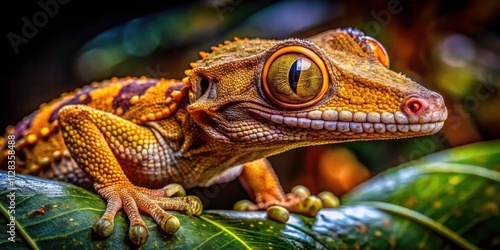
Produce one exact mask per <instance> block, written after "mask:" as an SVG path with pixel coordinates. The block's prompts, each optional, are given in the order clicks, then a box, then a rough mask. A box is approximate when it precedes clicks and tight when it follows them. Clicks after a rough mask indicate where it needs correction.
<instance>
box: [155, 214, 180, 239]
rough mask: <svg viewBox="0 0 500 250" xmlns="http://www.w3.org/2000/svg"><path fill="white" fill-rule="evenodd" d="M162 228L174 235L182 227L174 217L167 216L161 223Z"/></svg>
mask: <svg viewBox="0 0 500 250" xmlns="http://www.w3.org/2000/svg"><path fill="white" fill-rule="evenodd" d="M160 227H161V229H163V231H165V232H167V233H168V234H174V233H175V232H177V230H179V228H180V227H181V222H180V221H179V219H177V217H175V216H173V215H171V216H165V217H164V218H163V220H162V222H161V223H160Z"/></svg>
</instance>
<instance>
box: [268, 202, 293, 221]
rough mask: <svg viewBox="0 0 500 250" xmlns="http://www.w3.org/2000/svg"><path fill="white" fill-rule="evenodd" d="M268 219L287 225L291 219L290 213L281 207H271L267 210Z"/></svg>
mask: <svg viewBox="0 0 500 250" xmlns="http://www.w3.org/2000/svg"><path fill="white" fill-rule="evenodd" d="M266 213H267V217H268V218H269V219H272V220H275V221H277V222H281V223H285V222H287V221H288V219H289V218H290V212H289V211H288V210H287V209H286V208H284V207H281V206H270V207H269V208H267V210H266Z"/></svg>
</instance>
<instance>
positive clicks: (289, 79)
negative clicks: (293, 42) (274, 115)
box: [262, 46, 328, 108]
mask: <svg viewBox="0 0 500 250" xmlns="http://www.w3.org/2000/svg"><path fill="white" fill-rule="evenodd" d="M262 83H263V89H264V92H265V94H266V95H267V97H268V98H269V99H271V101H273V102H274V103H276V104H278V105H280V106H281V107H284V108H304V107H308V106H311V105H313V104H315V103H316V102H318V101H319V100H321V98H322V97H323V96H324V94H325V93H326V91H327V90H328V73H327V70H326V67H325V64H324V63H323V60H321V58H319V56H318V55H316V54H315V53H314V52H312V51H311V50H309V49H306V48H304V47H300V46H289V47H284V48H281V49H279V50H278V51H276V52H274V54H272V55H271V57H269V59H268V60H267V61H266V63H265V64H264V69H263V71H262Z"/></svg>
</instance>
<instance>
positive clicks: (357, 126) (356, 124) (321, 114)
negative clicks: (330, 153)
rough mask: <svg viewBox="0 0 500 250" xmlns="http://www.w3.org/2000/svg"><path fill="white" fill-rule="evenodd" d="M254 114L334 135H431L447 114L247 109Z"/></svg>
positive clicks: (442, 123)
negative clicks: (280, 111)
mask: <svg viewBox="0 0 500 250" xmlns="http://www.w3.org/2000/svg"><path fill="white" fill-rule="evenodd" d="M249 111H251V112H252V113H254V114H257V115H259V116H260V117H262V118H265V119H266V120H269V121H271V122H273V123H276V124H281V125H286V126H289V127H294V128H302V129H310V130H317V131H325V130H326V131H329V132H331V133H333V134H334V135H336V134H345V135H354V134H360V135H361V134H363V133H379V134H382V133H411V134H434V133H436V132H438V131H439V130H441V128H442V127H443V125H444V120H445V119H446V117H447V116H448V114H447V111H446V109H444V110H441V111H434V112H432V113H426V114H421V115H419V116H410V117H408V116H407V115H405V114H404V113H403V112H401V111H397V112H395V113H390V112H383V113H378V112H369V113H365V112H355V113H352V112H350V111H340V112H338V111H336V110H324V111H320V110H313V111H309V112H298V113H291V114H271V113H268V112H265V111H261V110H257V109H249Z"/></svg>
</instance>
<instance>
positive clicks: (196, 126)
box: [1, 29, 447, 245]
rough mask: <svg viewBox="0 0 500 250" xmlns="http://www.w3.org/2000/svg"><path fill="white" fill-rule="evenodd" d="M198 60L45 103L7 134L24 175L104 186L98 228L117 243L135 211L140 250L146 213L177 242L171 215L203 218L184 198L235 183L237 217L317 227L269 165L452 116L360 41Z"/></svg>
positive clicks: (307, 203)
mask: <svg viewBox="0 0 500 250" xmlns="http://www.w3.org/2000/svg"><path fill="white" fill-rule="evenodd" d="M200 56H201V59H200V60H198V61H197V62H193V63H191V67H192V69H189V70H186V71H185V73H186V75H187V77H186V78H184V79H182V80H181V81H178V80H165V79H161V80H156V79H148V78H144V77H143V78H123V79H117V78H113V79H111V80H109V81H104V82H101V83H94V84H92V85H89V86H86V87H84V88H82V89H80V90H76V91H74V92H73V93H69V94H64V95H62V96H61V97H60V98H58V99H56V100H54V101H52V102H50V103H48V104H45V105H42V106H41V107H40V109H39V110H38V111H37V112H35V113H33V114H31V115H30V116H28V117H26V118H25V119H24V120H23V121H21V122H20V123H19V124H17V125H16V126H14V127H9V128H7V135H8V136H11V137H12V136H14V137H15V138H16V141H17V144H16V152H17V157H16V159H17V162H16V167H17V168H16V171H18V172H21V173H24V174H33V175H38V176H42V177H45V178H51V179H56V180H62V181H66V182H71V183H75V184H79V185H81V186H87V187H88V186H90V185H93V187H94V188H95V190H96V191H97V192H98V193H99V194H100V195H101V196H102V197H103V198H104V199H106V201H107V208H106V211H105V213H104V215H103V216H102V217H101V219H99V220H98V222H97V223H96V224H95V226H94V230H95V231H96V232H97V233H99V234H100V235H102V236H109V235H110V234H111V233H112V231H113V221H114V216H115V214H116V212H117V211H118V210H120V209H124V211H125V213H126V214H127V216H128V217H129V219H130V224H131V226H130V229H129V237H130V239H131V240H132V242H133V243H134V244H136V245H142V244H144V243H145V242H146V240H147V238H148V235H149V233H148V230H147V228H146V226H145V224H144V222H143V221H142V219H141V217H140V214H139V211H143V212H145V213H148V214H150V215H151V216H152V217H153V218H154V219H155V220H156V222H157V223H158V224H159V225H160V227H161V228H162V229H163V230H165V231H166V232H168V233H174V232H176V231H177V230H178V229H179V226H180V224H179V221H178V220H177V219H176V218H175V217H174V216H172V215H171V214H169V213H168V212H166V211H165V210H177V211H184V212H185V213H187V214H193V215H199V214H200V213H201V211H202V204H201V202H200V200H199V199H198V198H196V197H194V196H187V197H186V196H185V192H184V189H183V188H191V187H195V186H207V185H211V184H214V183H219V182H226V181H229V180H232V179H234V178H235V177H237V176H240V180H241V181H242V184H243V186H244V187H245V188H246V189H247V190H248V192H249V193H250V195H251V196H252V197H254V198H255V203H252V202H240V203H238V204H237V205H236V207H237V208H239V209H244V210H258V209H259V210H263V209H268V214H269V216H270V217H272V218H275V219H276V220H278V221H286V218H287V216H288V211H291V212H297V213H304V214H309V215H315V214H316V213H317V211H318V210H319V209H320V208H321V206H322V205H321V204H322V202H321V200H320V199H318V198H317V197H315V196H311V195H310V194H309V193H308V191H307V190H304V189H303V188H297V189H295V190H294V191H293V192H292V193H290V194H285V193H284V192H283V190H282V188H281V186H280V184H279V181H278V178H277V177H276V175H275V174H274V171H273V169H272V167H271V166H270V164H269V162H268V161H267V160H266V159H265V157H268V156H271V155H275V154H278V153H281V152H283V151H286V150H290V149H293V148H297V147H303V146H310V145H318V144H327V143H336V142H343V141H353V140H370V139H393V138H406V137H412V136H421V135H428V134H432V133H436V132H437V131H439V130H440V129H441V127H442V126H443V122H444V120H445V119H446V117H447V111H446V107H445V105H444V101H443V99H442V97H441V96H440V95H439V94H436V93H434V92H432V91H429V90H427V89H425V88H424V87H422V86H420V85H419V84H417V83H416V82H414V81H412V80H411V79H408V78H407V77H405V76H403V75H401V74H399V73H396V72H393V71H391V70H389V69H388V66H389V58H388V56H387V53H386V51H385V50H384V48H383V47H382V45H380V44H379V43H378V42H377V41H376V40H374V39H373V38H369V37H367V36H365V35H364V34H363V33H361V32H359V31H357V30H354V29H338V30H331V31H327V32H324V33H321V34H318V35H316V36H314V37H311V38H308V39H286V40H261V39H238V38H235V40H234V41H225V42H224V43H223V44H220V45H219V46H217V47H212V52H210V53H208V52H200ZM6 148H7V145H6V144H5V143H4V144H3V145H2V152H3V153H2V155H1V157H2V159H1V162H2V168H5V166H6V164H5V163H6V156H7V154H8V153H7V150H5V149H6ZM165 185H166V186H165ZM162 186H165V187H164V188H161V189H158V188H160V187H162ZM322 197H328V195H326V196H325V195H322ZM277 206H278V207H277ZM283 208H286V209H287V210H288V211H286V210H285V211H283Z"/></svg>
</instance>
